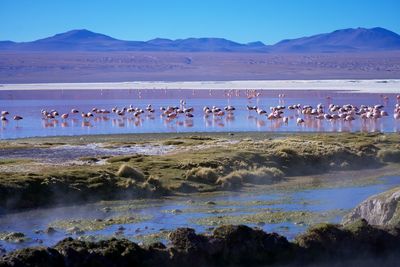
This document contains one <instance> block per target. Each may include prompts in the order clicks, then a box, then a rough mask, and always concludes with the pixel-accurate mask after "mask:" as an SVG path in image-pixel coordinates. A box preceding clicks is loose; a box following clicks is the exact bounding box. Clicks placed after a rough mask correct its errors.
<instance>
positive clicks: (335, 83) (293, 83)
mask: <svg viewBox="0 0 400 267" xmlns="http://www.w3.org/2000/svg"><path fill="white" fill-rule="evenodd" d="M55 89H56V90H79V89H84V90H113V89H120V90H124V89H186V90H192V89H200V90H209V89H265V90H343V91H351V92H360V93H400V80H399V79H389V80H247V81H245V80H243V81H192V82H166V81H156V82H150V81H141V82H108V83H35V84H0V90H55Z"/></svg>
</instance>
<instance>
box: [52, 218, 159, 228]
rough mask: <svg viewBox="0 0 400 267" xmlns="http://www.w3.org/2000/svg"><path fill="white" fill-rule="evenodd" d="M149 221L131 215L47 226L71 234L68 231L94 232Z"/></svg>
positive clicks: (71, 221)
mask: <svg viewBox="0 0 400 267" xmlns="http://www.w3.org/2000/svg"><path fill="white" fill-rule="evenodd" d="M150 219H151V217H150V216H139V215H134V216H133V215H132V216H118V217H112V218H108V219H74V220H59V221H55V222H52V223H51V224H50V225H49V226H50V227H54V228H57V229H63V230H67V231H68V232H71V231H69V230H71V229H75V230H76V231H79V230H80V231H96V230H102V229H105V228H107V227H109V226H112V225H118V224H131V223H139V222H143V221H147V220H150ZM76 231H73V232H76Z"/></svg>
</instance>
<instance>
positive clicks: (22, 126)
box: [0, 89, 400, 139]
mask: <svg viewBox="0 0 400 267" xmlns="http://www.w3.org/2000/svg"><path fill="white" fill-rule="evenodd" d="M258 92H259V93H261V94H260V96H258V97H253V98H251V99H249V98H248V97H247V95H246V91H245V90H232V91H228V90H212V91H211V90H171V89H168V90H160V89H157V90H156V89H154V90H138V89H131V90H68V91H67V90H65V91H64V90H46V91H0V110H7V111H9V112H10V117H9V120H8V121H7V122H2V124H1V126H0V138H1V139H10V138H22V137H34V136H59V135H86V134H118V133H155V132H225V131H232V132H235V131H260V132H262V131H266V132H267V131H282V132H303V131H304V132H359V131H362V132H398V131H399V130H400V120H396V119H394V118H393V110H394V106H395V104H396V103H397V100H396V95H395V94H385V95H382V94H379V93H351V92H350V93H349V92H341V91H290V90H287V91H286V90H285V91H284V92H282V91H278V90H258ZM282 93H284V94H285V96H284V97H278V96H279V94H282ZM180 100H185V101H186V107H193V108H194V112H193V115H194V116H193V117H187V116H185V115H184V114H179V115H178V117H177V118H175V119H169V118H167V117H166V116H162V113H161V111H160V110H159V108H160V107H167V106H179V105H180ZM319 103H321V104H323V105H324V106H325V108H326V109H327V107H328V105H329V104H335V105H345V104H352V105H356V106H360V105H370V106H373V105H377V104H379V105H383V106H384V110H385V111H387V112H388V115H389V116H387V117H382V118H380V119H376V120H368V121H364V120H362V119H360V118H359V117H357V118H356V120H354V121H344V120H336V121H327V120H317V119H315V118H314V116H310V115H304V114H301V113H299V112H298V111H296V110H287V109H286V110H285V111H284V114H283V115H284V116H287V117H289V123H288V124H284V123H283V121H282V120H281V119H276V120H268V119H267V117H266V115H265V114H264V115H258V114H257V113H256V112H254V111H248V110H247V109H246V105H249V106H257V107H260V108H262V109H264V110H266V111H267V112H269V111H270V107H272V106H277V105H284V106H288V105H294V104H301V105H302V106H303V105H312V106H313V107H315V106H316V105H318V104H319ZM149 104H151V105H152V107H153V108H154V109H155V112H154V113H149V112H145V113H144V114H141V115H140V116H138V117H134V116H133V115H132V114H131V113H126V115H125V116H118V115H116V114H113V113H111V114H95V116H94V117H93V118H90V119H88V120H84V119H82V118H81V114H80V113H78V114H70V116H69V118H68V119H65V120H64V119H61V118H60V117H56V118H55V119H43V118H42V115H41V110H42V109H45V110H57V111H58V112H59V114H60V115H61V114H62V113H68V112H70V111H71V109H72V108H75V109H78V110H79V111H80V112H90V111H92V109H93V108H97V109H107V110H111V109H112V108H114V107H117V108H120V109H122V108H123V107H129V105H132V106H133V107H138V108H141V109H145V108H146V106H147V105H149ZM227 105H232V106H234V107H235V108H236V110H235V111H234V112H232V113H230V114H229V113H227V114H225V115H224V116H220V117H219V116H213V115H210V116H204V113H203V107H204V106H209V107H210V108H211V107H212V106H216V107H219V108H222V109H223V108H224V107H225V106H227ZM267 114H268V113H267ZM14 115H20V116H22V117H23V120H22V121H19V122H16V121H13V120H12V116H14ZM297 118H303V119H304V120H305V122H304V123H303V124H301V125H298V124H297V123H296V119H297Z"/></svg>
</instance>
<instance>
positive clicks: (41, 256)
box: [0, 247, 65, 267]
mask: <svg viewBox="0 0 400 267" xmlns="http://www.w3.org/2000/svg"><path fill="white" fill-rule="evenodd" d="M0 266H2V267H6V266H10V267H11V266H13V267H47V266H48V267H54V266H57V267H63V266H65V265H64V260H63V257H62V255H60V253H59V252H58V251H57V250H55V249H53V248H43V247H33V248H24V249H20V250H17V251H14V252H11V253H9V254H8V255H6V256H4V257H3V258H1V259H0Z"/></svg>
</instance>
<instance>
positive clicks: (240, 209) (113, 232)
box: [0, 176, 400, 251]
mask: <svg viewBox="0 0 400 267" xmlns="http://www.w3.org/2000/svg"><path fill="white" fill-rule="evenodd" d="M377 181H378V182H377V183H374V184H367V185H362V186H349V187H336V188H319V189H308V190H291V191H265V190H258V189H257V190H252V191H250V192H237V193H232V192H228V193H215V194H212V195H208V196H204V195H194V196H190V197H174V198H170V199H164V200H159V199H148V200H132V201H107V202H105V201H103V202H98V203H93V204H87V205H77V206H71V207H62V208H50V209H36V210H30V211H25V212H19V213H12V214H3V215H0V233H1V232H11V231H15V232H22V233H24V234H25V235H26V237H27V238H28V239H27V241H25V242H23V243H12V242H5V241H0V246H1V247H3V248H4V249H6V250H7V251H10V250H14V249H17V248H22V247H27V246H34V245H46V246H50V245H54V244H55V243H56V242H58V241H60V240H62V239H63V238H66V237H68V236H72V237H75V238H86V239H89V240H98V239H105V238H110V237H113V236H116V237H124V238H128V239H131V240H133V241H136V242H150V241H154V239H151V234H154V233H160V232H163V231H164V233H166V234H167V233H168V230H173V229H176V228H177V227H191V228H194V229H196V231H197V232H208V231H211V230H212V228H213V227H215V226H218V225H220V224H224V223H226V222H228V223H232V224H239V223H245V224H247V225H250V226H258V227H260V228H262V229H264V230H265V231H268V232H271V231H273V232H277V233H280V234H282V235H284V236H286V237H288V238H289V239H292V238H294V237H295V236H296V235H298V234H299V233H302V232H304V231H305V230H306V229H307V227H308V226H309V225H310V224H314V223H316V222H332V223H339V222H340V221H341V219H342V217H343V215H344V214H345V213H346V212H348V211H349V210H350V209H352V208H354V207H355V206H356V205H357V204H359V203H360V202H361V201H363V200H364V199H366V198H368V197H369V196H371V195H374V194H377V193H380V192H383V191H386V190H388V189H390V188H392V187H394V186H396V185H398V184H399V183H400V176H386V177H381V178H379V179H378V180H377ZM265 214H275V215H282V214H285V216H283V217H279V216H275V215H274V216H265V217H264V216H263V215H265ZM293 214H297V215H296V216H295V217H291V215H293ZM299 214H300V215H299ZM260 215H261V216H260ZM121 216H129V217H133V218H140V220H138V221H135V222H132V223H118V224H112V225H109V226H107V227H105V228H104V229H101V230H97V229H96V230H85V233H83V234H82V233H81V234H77V233H73V234H70V233H68V230H67V229H66V227H63V222H64V223H65V222H71V220H75V222H80V221H82V220H83V221H85V220H89V221H95V220H98V221H102V222H106V221H107V220H108V221H109V220H110V218H114V219H115V218H119V217H121ZM253 216H256V217H255V218H256V219H254V217H253ZM257 216H259V217H257ZM271 218H272V219H271ZM226 219H228V221H226ZM246 220H247V221H246ZM51 225H53V226H54V227H56V230H57V232H56V233H54V234H47V233H44V232H42V231H39V232H35V230H44V229H46V228H47V227H48V226H51ZM71 225H73V223H72V224H71ZM57 226H58V228H57ZM121 226H123V228H124V230H123V231H118V229H119V228H120V227H121ZM166 234H165V235H161V236H157V237H156V239H157V240H161V241H165V240H166ZM149 235H150V236H149ZM146 238H148V239H146ZM146 240H147V241H146Z"/></svg>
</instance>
